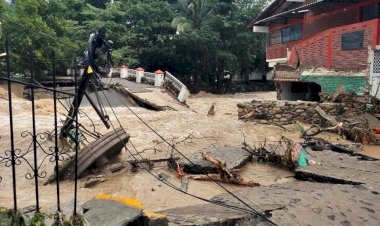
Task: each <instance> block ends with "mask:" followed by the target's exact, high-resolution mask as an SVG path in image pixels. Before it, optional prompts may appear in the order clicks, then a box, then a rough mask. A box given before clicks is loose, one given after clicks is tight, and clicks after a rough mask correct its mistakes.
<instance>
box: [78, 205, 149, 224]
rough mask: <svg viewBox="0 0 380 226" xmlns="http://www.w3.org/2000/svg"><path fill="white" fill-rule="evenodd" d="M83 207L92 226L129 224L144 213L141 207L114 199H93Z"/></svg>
mask: <svg viewBox="0 0 380 226" xmlns="http://www.w3.org/2000/svg"><path fill="white" fill-rule="evenodd" d="M82 208H83V212H84V216H85V217H86V218H87V220H88V221H89V223H90V225H92V226H104V225H115V226H118V225H120V226H122V225H129V224H132V223H134V222H135V221H137V220H138V219H139V218H140V217H142V215H143V213H142V210H141V209H138V208H134V207H131V206H127V205H124V204H122V203H119V202H115V201H112V200H99V199H93V200H91V201H89V202H87V203H85V204H84V205H83V206H82ZM135 223H136V222H135Z"/></svg>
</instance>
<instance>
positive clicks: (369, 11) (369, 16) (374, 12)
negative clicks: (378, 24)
mask: <svg viewBox="0 0 380 226" xmlns="http://www.w3.org/2000/svg"><path fill="white" fill-rule="evenodd" d="M377 18H380V3H377V4H372V5H368V6H363V8H362V21H368V20H373V19H377Z"/></svg>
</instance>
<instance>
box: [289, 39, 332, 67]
mask: <svg viewBox="0 0 380 226" xmlns="http://www.w3.org/2000/svg"><path fill="white" fill-rule="evenodd" d="M327 46H328V35H327V34H324V35H321V36H318V37H315V38H313V39H311V40H309V41H308V42H305V43H303V44H302V45H296V48H297V52H298V56H299V60H300V63H301V64H300V66H301V67H302V68H308V67H315V68H317V67H324V66H326V61H327V60H326V59H327V48H326V47H327ZM294 51H295V50H294ZM295 57H296V58H295V59H296V60H295V61H293V62H292V63H293V65H296V64H297V62H298V61H297V55H296V56H295Z"/></svg>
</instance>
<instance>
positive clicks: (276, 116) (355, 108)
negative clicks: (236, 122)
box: [237, 100, 365, 125]
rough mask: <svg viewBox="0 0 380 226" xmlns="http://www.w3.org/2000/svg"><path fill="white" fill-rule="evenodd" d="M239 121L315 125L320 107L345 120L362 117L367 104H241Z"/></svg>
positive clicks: (291, 102)
mask: <svg viewBox="0 0 380 226" xmlns="http://www.w3.org/2000/svg"><path fill="white" fill-rule="evenodd" d="M237 106H238V116H239V119H243V120H248V121H254V122H258V123H263V124H280V125H284V124H291V123H293V122H295V121H301V122H305V123H310V124H312V123H314V122H315V120H316V119H319V114H318V112H317V111H316V110H315V108H316V107H317V106H318V107H320V108H321V109H322V110H324V111H325V112H326V113H327V114H329V115H333V116H340V117H343V118H353V117H356V116H358V115H361V114H362V112H363V110H364V109H365V104H362V105H358V104H354V102H352V103H317V102H304V101H256V100H253V101H251V102H246V103H239V104H238V105H237Z"/></svg>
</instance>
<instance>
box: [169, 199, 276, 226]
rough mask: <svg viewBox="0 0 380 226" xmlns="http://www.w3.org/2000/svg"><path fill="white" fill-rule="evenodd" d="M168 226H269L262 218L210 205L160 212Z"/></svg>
mask: <svg viewBox="0 0 380 226" xmlns="http://www.w3.org/2000/svg"><path fill="white" fill-rule="evenodd" d="M162 213H164V214H165V215H166V216H167V218H168V220H169V222H170V223H169V225H198V226H209V225H216V226H217V225H240V226H251V225H270V224H268V223H266V221H265V220H264V219H263V218H260V217H255V216H253V215H250V214H249V213H243V212H239V211H236V210H231V209H227V208H224V207H221V206H216V205H212V204H204V205H194V206H187V207H182V208H175V209H169V210H165V211H162Z"/></svg>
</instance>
